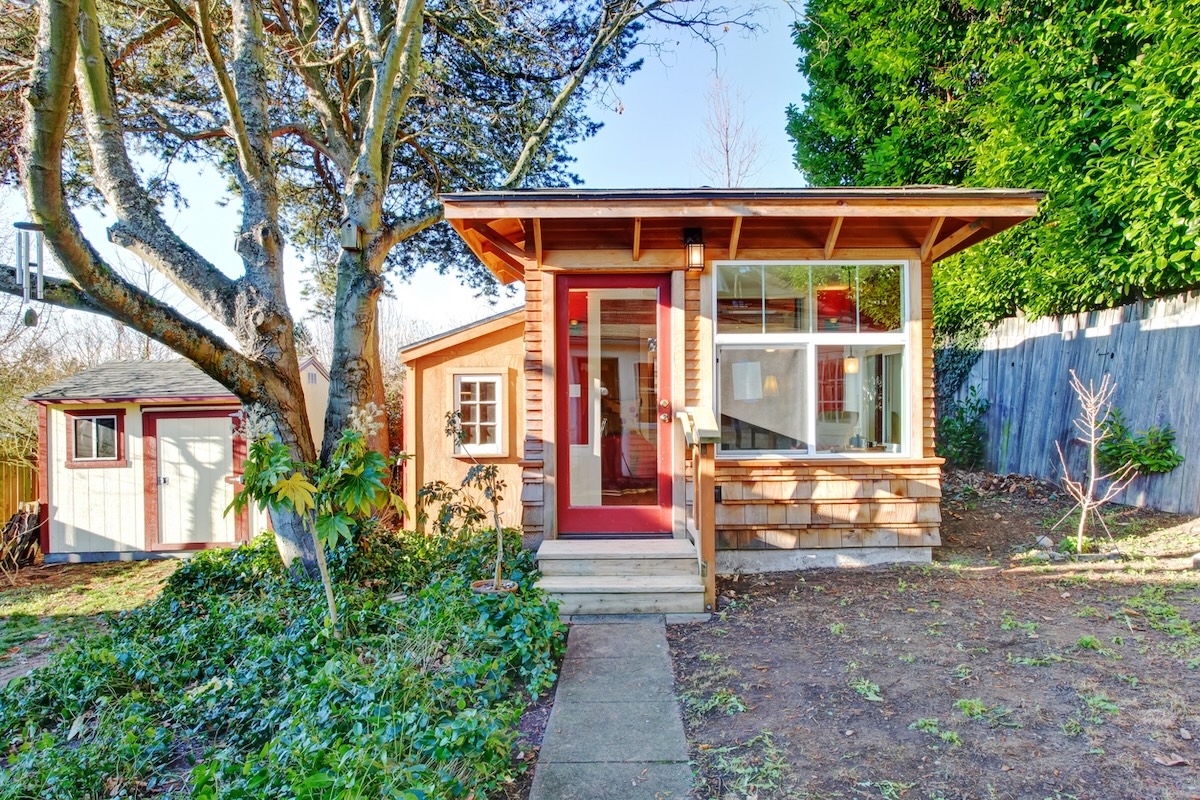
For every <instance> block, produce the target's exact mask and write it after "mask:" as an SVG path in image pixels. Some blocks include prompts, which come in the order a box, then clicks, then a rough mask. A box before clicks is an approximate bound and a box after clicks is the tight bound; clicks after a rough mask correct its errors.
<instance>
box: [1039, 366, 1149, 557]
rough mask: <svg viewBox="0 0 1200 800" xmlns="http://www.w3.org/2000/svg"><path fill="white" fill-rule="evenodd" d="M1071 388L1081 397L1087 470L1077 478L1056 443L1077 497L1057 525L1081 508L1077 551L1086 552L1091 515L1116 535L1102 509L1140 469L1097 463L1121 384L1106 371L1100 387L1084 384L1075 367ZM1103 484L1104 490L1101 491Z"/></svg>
mask: <svg viewBox="0 0 1200 800" xmlns="http://www.w3.org/2000/svg"><path fill="white" fill-rule="evenodd" d="M1071 389H1072V390H1073V391H1074V392H1075V397H1076V398H1077V399H1078V400H1079V407H1080V409H1079V416H1078V417H1076V418H1075V420H1074V423H1075V428H1076V430H1078V431H1079V437H1078V438H1079V441H1080V442H1081V443H1082V444H1083V446H1084V447H1086V448H1087V472H1086V473H1085V474H1084V475H1083V476H1082V477H1081V478H1080V479H1079V480H1075V479H1073V478H1072V477H1071V470H1070V468H1069V467H1068V466H1067V458H1066V456H1065V455H1063V449H1062V447H1061V446H1060V445H1059V443H1058V442H1055V443H1054V446H1055V448H1057V450H1058V461H1059V463H1060V464H1061V465H1062V474H1063V487H1064V488H1065V489H1066V490H1067V494H1069V495H1071V497H1072V498H1074V500H1075V505H1074V507H1073V508H1072V509H1071V510H1070V511H1068V512H1067V513H1066V514H1064V515H1063V517H1062V519H1060V520H1059V521H1058V522H1057V523H1055V525H1054V527H1055V528H1057V527H1058V526H1059V525H1061V524H1062V523H1063V521H1064V520H1066V519H1067V517H1069V516H1071V514H1072V513H1073V512H1074V511H1075V510H1076V509H1078V510H1079V528H1078V530H1077V532H1076V537H1077V538H1076V540H1075V552H1076V553H1082V552H1083V547H1084V534H1085V533H1086V531H1087V522H1088V517H1089V516H1094V517H1095V518H1096V520H1097V521H1098V522H1099V523H1100V525H1101V527H1103V528H1104V532H1105V533H1106V534H1108V535H1109V537H1110V538H1111V537H1112V533H1111V532H1110V531H1109V530H1108V523H1106V522H1105V521H1104V517H1103V516H1101V514H1100V509H1101V508H1102V507H1103V506H1104V505H1106V504H1107V503H1109V502H1111V501H1112V500H1113V498H1115V497H1116V496H1117V495H1119V494H1120V493H1121V492H1122V491H1124V490H1125V487H1127V486H1128V485H1129V482H1130V481H1132V480H1133V479H1134V477H1135V476H1136V475H1137V469H1136V467H1135V466H1134V465H1133V464H1131V463H1125V464H1123V465H1121V466H1120V467H1117V469H1115V470H1113V471H1112V472H1105V473H1101V472H1100V469H1099V466H1098V465H1097V462H1096V451H1097V448H1098V447H1099V446H1100V443H1101V442H1102V441H1104V440H1105V438H1107V437H1108V435H1109V431H1108V426H1107V422H1108V418H1109V416H1110V415H1111V414H1112V399H1113V395H1114V394H1116V391H1117V384H1116V382H1115V381H1114V380H1112V377H1111V376H1110V375H1108V374H1107V373H1105V375H1104V377H1103V378H1102V379H1101V381H1100V386H1098V387H1097V386H1096V385H1095V382H1094V381H1090V380H1089V381H1088V382H1087V386H1084V385H1083V381H1082V380H1080V378H1079V376H1078V375H1076V374H1075V370H1071ZM1101 487H1103V491H1100V489H1101ZM1097 492H1099V493H1097Z"/></svg>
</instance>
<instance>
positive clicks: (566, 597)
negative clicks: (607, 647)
mask: <svg viewBox="0 0 1200 800" xmlns="http://www.w3.org/2000/svg"><path fill="white" fill-rule="evenodd" d="M537 557H538V565H539V566H540V567H541V570H542V578H541V580H539V581H538V586H540V587H541V588H542V589H544V590H545V591H547V592H549V593H550V594H551V595H553V596H554V598H555V599H556V600H558V603H559V606H558V611H559V613H560V614H562V615H564V616H565V615H572V614H697V613H702V612H703V611H704V583H703V581H702V580H701V578H700V570H699V565H698V564H697V561H696V546H695V545H694V544H692V543H691V542H689V541H686V540H683V539H594V540H588V541H578V540H577V541H568V540H563V539H548V540H546V541H544V542H542V546H541V547H539V548H538V554H537Z"/></svg>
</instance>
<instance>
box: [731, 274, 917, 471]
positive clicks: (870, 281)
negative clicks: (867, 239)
mask: <svg viewBox="0 0 1200 800" xmlns="http://www.w3.org/2000/svg"><path fill="white" fill-rule="evenodd" d="M905 278H906V276H905V268H904V265H903V264H897V263H882V264H880V263H872V264H856V263H842V262H819V263H788V264H782V263H765V264H763V263H758V264H747V263H725V264H717V265H716V266H715V270H714V283H715V295H716V297H715V309H716V334H715V340H714V341H715V345H716V362H717V363H716V370H715V374H716V376H717V392H716V394H717V398H716V399H717V410H718V414H719V418H720V423H721V445H720V452H721V453H723V454H727V455H736V456H753V455H756V454H763V455H776V456H778V455H783V454H786V455H794V456H805V457H808V456H824V455H832V454H852V455H855V456H870V455H871V454H887V453H890V454H899V453H902V452H904V451H905V449H906V448H907V446H908V432H907V427H908V426H907V423H906V420H907V415H906V403H907V402H908V399H907V398H908V396H909V392H908V391H907V388H906V387H907V386H908V380H909V378H908V375H909V374H910V369H909V365H908V362H907V347H906V336H905V334H904V330H903V329H904V323H905V320H906V318H907V317H906V313H907V310H906V308H905V303H904V297H905Z"/></svg>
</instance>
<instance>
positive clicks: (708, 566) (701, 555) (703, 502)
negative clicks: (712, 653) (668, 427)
mask: <svg viewBox="0 0 1200 800" xmlns="http://www.w3.org/2000/svg"><path fill="white" fill-rule="evenodd" d="M675 416H676V417H677V418H678V419H679V423H680V425H681V426H682V427H683V438H684V441H685V442H687V446H688V449H689V450H690V451H691V458H692V483H693V489H694V491H693V497H692V516H693V519H694V521H695V537H694V538H695V544H696V561H697V564H698V565H699V567H700V575H701V577H702V579H703V581H704V605H705V607H706V608H707V609H708V610H709V611H712V610H713V609H714V608H715V607H716V586H717V583H716V578H717V576H716V569H717V553H716V535H717V529H716V524H715V522H716V520H715V501H716V489H715V487H716V480H715V479H716V458H715V454H714V450H715V447H716V445H717V443H718V442H720V441H721V430H720V428H719V427H717V416H716V414H714V413H713V411H712V409H711V408H708V407H706V406H688V407H687V408H686V409H684V410H683V411H678V412H676V414H675Z"/></svg>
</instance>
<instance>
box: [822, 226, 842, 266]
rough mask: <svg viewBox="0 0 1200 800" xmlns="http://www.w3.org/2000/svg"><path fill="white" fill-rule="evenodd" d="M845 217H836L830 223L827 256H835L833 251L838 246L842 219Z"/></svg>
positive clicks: (826, 247) (827, 236) (827, 257)
mask: <svg viewBox="0 0 1200 800" xmlns="http://www.w3.org/2000/svg"><path fill="white" fill-rule="evenodd" d="M843 219H845V217H834V218H833V222H832V223H830V225H829V233H828V234H827V235H826V236H825V258H826V259H830V258H833V251H834V249H835V248H837V240H838V234H840V233H841V232H842V220H843Z"/></svg>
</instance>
